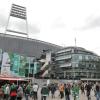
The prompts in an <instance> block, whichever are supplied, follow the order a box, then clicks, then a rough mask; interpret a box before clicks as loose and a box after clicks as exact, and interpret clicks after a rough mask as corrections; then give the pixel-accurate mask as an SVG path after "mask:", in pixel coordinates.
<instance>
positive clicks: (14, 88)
mask: <svg viewBox="0 0 100 100" xmlns="http://www.w3.org/2000/svg"><path fill="white" fill-rule="evenodd" d="M16 96H17V86H16V85H15V84H14V83H13V84H12V85H11V88H10V100H16Z"/></svg>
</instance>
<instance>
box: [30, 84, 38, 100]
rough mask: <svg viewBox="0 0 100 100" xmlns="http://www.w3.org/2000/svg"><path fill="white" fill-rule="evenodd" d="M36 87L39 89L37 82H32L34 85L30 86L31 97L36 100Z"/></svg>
mask: <svg viewBox="0 0 100 100" xmlns="http://www.w3.org/2000/svg"><path fill="white" fill-rule="evenodd" d="M38 89H39V86H38V84H37V83H34V85H33V87H32V92H33V94H32V95H33V99H34V100H37V99H38V96H37V94H38Z"/></svg>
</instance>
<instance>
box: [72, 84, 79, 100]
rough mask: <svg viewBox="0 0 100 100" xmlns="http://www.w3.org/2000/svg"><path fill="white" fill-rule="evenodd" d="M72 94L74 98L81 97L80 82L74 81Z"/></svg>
mask: <svg viewBox="0 0 100 100" xmlns="http://www.w3.org/2000/svg"><path fill="white" fill-rule="evenodd" d="M72 95H73V97H74V100H77V99H79V86H78V83H74V84H73V86H72Z"/></svg>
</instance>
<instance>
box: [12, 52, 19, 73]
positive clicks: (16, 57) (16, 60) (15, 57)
mask: <svg viewBox="0 0 100 100" xmlns="http://www.w3.org/2000/svg"><path fill="white" fill-rule="evenodd" d="M12 59H13V62H12V63H13V66H12V71H13V72H14V73H16V74H19V67H20V55H18V54H15V53H14V54H13V58H12Z"/></svg>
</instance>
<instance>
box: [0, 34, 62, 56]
mask: <svg viewBox="0 0 100 100" xmlns="http://www.w3.org/2000/svg"><path fill="white" fill-rule="evenodd" d="M61 48H63V47H61V46H58V45H55V44H51V43H48V42H44V41H40V40H36V39H31V38H25V37H20V36H15V35H9V34H4V33H0V49H2V50H3V51H5V52H14V53H18V54H21V55H24V56H30V57H32V56H35V57H39V56H40V55H41V53H42V52H43V50H48V49H50V50H52V51H53V52H55V51H57V50H59V49H61Z"/></svg>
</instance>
